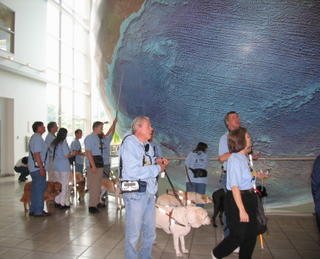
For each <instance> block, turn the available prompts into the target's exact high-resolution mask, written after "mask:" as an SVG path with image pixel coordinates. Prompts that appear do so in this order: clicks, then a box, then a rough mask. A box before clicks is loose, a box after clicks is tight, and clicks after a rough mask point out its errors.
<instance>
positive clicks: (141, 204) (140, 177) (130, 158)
mask: <svg viewBox="0 0 320 259" xmlns="http://www.w3.org/2000/svg"><path fill="white" fill-rule="evenodd" d="M152 131H153V129H152V126H151V122H150V119H149V118H148V117H145V116H139V117H137V118H135V119H134V120H133V122H132V134H131V135H128V136H126V137H125V138H124V140H123V142H122V144H121V147H120V179H121V189H122V191H123V198H124V203H125V207H126V224H125V226H126V229H125V258H126V259H136V258H143V259H144V258H145V259H150V258H152V245H153V243H154V240H155V237H156V233H155V194H156V192H157V189H158V183H157V180H156V177H157V176H158V174H159V173H160V172H162V171H164V170H165V168H166V167H167V165H168V163H169V162H168V160H167V159H165V158H158V159H156V158H155V157H152V156H151V155H150V154H148V151H147V150H146V148H145V147H146V145H148V144H149V143H148V140H149V139H151V135H152ZM132 186H135V187H136V188H132ZM140 235H141V248H140V251H139V250H138V248H137V245H138V241H139V238H140Z"/></svg>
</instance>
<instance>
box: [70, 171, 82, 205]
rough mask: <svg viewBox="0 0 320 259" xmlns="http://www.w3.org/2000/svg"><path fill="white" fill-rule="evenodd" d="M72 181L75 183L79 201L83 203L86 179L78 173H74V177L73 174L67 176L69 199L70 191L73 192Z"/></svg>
mask: <svg viewBox="0 0 320 259" xmlns="http://www.w3.org/2000/svg"><path fill="white" fill-rule="evenodd" d="M74 180H75V181H76V190H77V192H78V196H79V198H78V199H79V201H81V202H82V201H84V195H85V194H86V191H85V186H86V178H84V176H83V174H82V173H80V172H75V176H74V173H73V172H72V173H70V175H69V190H68V195H69V198H70V196H71V193H72V190H73V187H74V186H73V184H74Z"/></svg>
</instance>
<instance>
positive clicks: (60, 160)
mask: <svg viewBox="0 0 320 259" xmlns="http://www.w3.org/2000/svg"><path fill="white" fill-rule="evenodd" d="M53 149H54V147H53ZM69 153H70V149H69V146H68V143H67V141H66V140H64V141H63V142H61V143H59V144H58V145H57V146H56V148H55V151H54V157H53V168H54V171H56V172H70V162H69V159H68V158H67V157H66V156H67V155H68V154H69Z"/></svg>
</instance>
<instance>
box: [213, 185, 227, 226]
mask: <svg viewBox="0 0 320 259" xmlns="http://www.w3.org/2000/svg"><path fill="white" fill-rule="evenodd" d="M225 195H226V193H225V191H224V189H223V188H221V189H219V190H216V191H215V192H213V193H212V201H213V216H212V225H213V226H214V227H215V228H216V227H218V226H217V224H216V218H217V216H218V214H219V219H220V223H221V225H222V226H223V220H222V215H223V212H224V198H225Z"/></svg>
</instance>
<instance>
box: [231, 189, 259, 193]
mask: <svg viewBox="0 0 320 259" xmlns="http://www.w3.org/2000/svg"><path fill="white" fill-rule="evenodd" d="M227 192H230V193H232V191H230V190H227ZM240 193H255V191H254V189H253V188H251V189H249V190H240Z"/></svg>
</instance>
